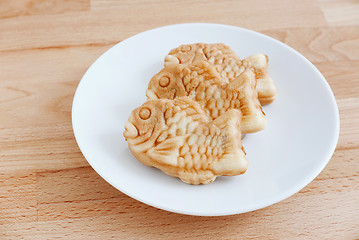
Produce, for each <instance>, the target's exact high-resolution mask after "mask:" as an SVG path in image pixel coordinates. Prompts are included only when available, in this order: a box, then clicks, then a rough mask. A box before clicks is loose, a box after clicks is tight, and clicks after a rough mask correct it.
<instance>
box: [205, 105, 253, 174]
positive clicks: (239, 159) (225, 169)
mask: <svg viewBox="0 0 359 240" xmlns="http://www.w3.org/2000/svg"><path fill="white" fill-rule="evenodd" d="M241 118H242V116H241V113H240V112H239V111H238V110H235V109H231V110H229V111H227V112H226V113H225V114H223V115H222V116H220V117H218V118H217V119H216V120H214V122H213V123H214V124H215V125H217V126H218V127H219V128H220V129H221V130H222V133H224V135H225V141H224V143H223V150H224V153H223V154H222V156H220V157H219V159H218V161H215V162H213V164H212V166H211V168H212V170H213V171H214V172H215V174H217V175H227V176H231V175H238V174H243V173H244V172H245V171H246V170H247V167H248V161H247V159H246V157H245V155H246V153H245V152H244V150H243V146H242V140H241V131H240V127H239V125H240V122H241Z"/></svg>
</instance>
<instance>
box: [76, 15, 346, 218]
mask: <svg viewBox="0 0 359 240" xmlns="http://www.w3.org/2000/svg"><path fill="white" fill-rule="evenodd" d="M195 25H197V26H199V27H200V26H207V27H212V26H213V27H220V28H228V29H231V30H236V31H244V32H249V33H251V34H254V35H257V36H260V37H262V38H263V37H264V38H267V39H269V40H270V41H275V42H276V43H278V44H280V45H281V46H283V47H285V48H286V49H287V50H288V51H291V52H292V53H294V54H295V55H296V56H298V57H299V58H301V59H302V60H303V61H304V62H306V63H307V64H309V65H310V66H311V68H312V69H313V70H314V71H315V72H316V74H318V76H319V78H320V79H321V80H322V82H323V83H324V86H325V88H326V91H328V92H329V93H330V100H331V102H330V104H331V105H332V106H331V108H332V109H333V110H334V114H335V120H334V121H335V125H336V126H335V129H334V130H333V132H334V137H333V139H332V141H331V144H330V146H328V151H327V154H326V155H325V157H324V155H323V159H325V161H322V163H321V164H320V165H319V167H317V169H315V171H313V173H312V175H311V176H306V177H303V179H302V180H301V181H300V183H298V184H296V185H295V186H294V187H292V188H290V189H289V190H287V191H284V192H282V193H281V194H278V195H275V197H273V198H270V199H269V200H270V201H269V200H268V199H266V200H263V201H262V202H260V203H257V204H256V205H254V206H252V207H251V208H247V209H246V210H242V211H236V210H231V211H225V212H222V213H218V212H210V211H207V213H204V212H199V211H198V212H193V211H185V210H178V209H173V208H170V207H163V206H161V204H157V203H156V202H151V201H147V200H146V199H142V198H141V197H138V196H135V195H134V194H132V193H129V192H128V191H126V190H123V189H122V188H121V186H119V185H118V184H116V182H114V181H112V180H111V179H110V178H108V177H107V176H106V174H103V173H101V170H99V169H97V167H96V166H95V164H94V161H92V160H89V159H90V158H88V155H87V154H86V153H85V152H84V151H83V150H84V146H83V145H82V143H81V140H80V137H79V136H78V133H76V127H75V125H76V123H75V122H76V120H75V119H74V117H73V116H74V112H75V110H76V109H75V106H76V102H77V99H78V95H79V92H80V91H81V90H80V89H82V88H81V86H82V84H81V83H83V82H84V79H85V78H86V77H87V74H88V72H89V71H90V69H92V67H93V66H94V65H95V64H96V63H97V62H98V61H101V59H102V58H104V57H105V56H106V55H107V54H108V53H109V52H110V51H111V50H112V49H114V48H115V47H118V46H120V45H123V44H126V43H127V42H128V41H131V40H133V39H134V38H138V37H140V36H141V35H145V34H147V33H148V32H152V31H159V30H164V29H166V28H174V27H186V26H195ZM328 104H329V102H328ZM71 123H72V129H73V133H74V136H75V139H76V143H77V145H78V147H79V149H80V151H81V153H82V155H83V156H84V158H85V159H86V161H87V162H88V163H89V164H90V166H91V167H92V168H93V169H94V170H95V172H96V173H97V174H99V175H100V176H101V177H102V178H103V179H104V180H105V181H106V182H108V183H109V184H110V185H111V186H113V187H114V188H116V189H117V190H119V191H121V192H122V193H124V194H126V195H127V196H129V197H131V198H133V199H135V200H137V201H140V202H142V203H144V204H147V205H149V206H152V207H155V208H158V209H162V210H165V211H169V212H174V213H179V214H185V215H193V216H228V215H235V214H241V213H245V212H251V211H254V210H259V209H262V208H265V207H268V206H271V205H273V204H276V203H278V202H280V201H283V200H285V199H287V198H288V197H290V196H292V195H294V194H296V193H297V192H299V191H300V190H301V189H303V188H304V187H305V186H307V185H308V184H309V183H311V182H312V181H313V180H314V179H315V178H316V177H317V176H318V175H319V174H320V173H321V172H322V170H323V169H324V168H325V166H326V165H327V164H328V162H329V161H330V160H331V158H332V156H333V154H334V152H335V149H336V146H337V143H338V140H339V133H340V116H339V109H338V105H337V103H336V99H335V96H334V93H333V91H332V89H331V87H330V85H329V83H328V81H327V80H326V79H325V78H324V76H323V75H322V73H321V72H320V71H319V70H318V69H317V68H316V67H315V65H314V64H313V63H312V62H310V61H309V60H308V59H307V58H305V57H304V56H303V55H302V54H301V53H299V52H298V51H297V50H295V49H294V48H292V47H290V46H288V45H287V44H285V43H283V42H281V41H279V40H277V39H275V38H272V37H270V36H267V35H265V34H263V33H260V32H256V31H253V30H249V29H246V28H242V27H238V26H234V25H226V24H218V23H201V22H199V23H180V24H172V25H165V26H161V27H157V28H152V29H148V30H146V31H143V32H139V33H137V34H135V35H132V36H130V37H128V38H126V39H124V40H122V41H120V42H118V43H117V44H115V45H114V46H112V47H111V48H109V49H107V50H106V51H105V52H104V53H102V54H101V55H100V56H99V57H97V59H96V60H95V61H94V62H93V63H92V64H91V65H90V66H89V68H88V69H87V70H86V72H85V73H84V75H83V76H82V78H81V80H80V82H79V84H78V85H77V87H76V91H75V94H74V97H73V101H72V110H71ZM329 149H330V151H329Z"/></svg>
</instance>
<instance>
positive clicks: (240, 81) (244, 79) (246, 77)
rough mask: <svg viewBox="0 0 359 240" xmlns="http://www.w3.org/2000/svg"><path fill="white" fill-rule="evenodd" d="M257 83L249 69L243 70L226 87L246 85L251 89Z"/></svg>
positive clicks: (239, 87)
mask: <svg viewBox="0 0 359 240" xmlns="http://www.w3.org/2000/svg"><path fill="white" fill-rule="evenodd" d="M256 84H257V80H256V76H255V74H254V72H253V71H252V70H250V69H246V70H244V72H242V73H241V74H240V75H239V76H238V77H236V78H235V79H233V80H232V81H231V82H230V83H228V85H227V86H228V88H230V89H233V90H239V89H243V88H244V87H246V86H251V87H253V90H254V88H255V86H256Z"/></svg>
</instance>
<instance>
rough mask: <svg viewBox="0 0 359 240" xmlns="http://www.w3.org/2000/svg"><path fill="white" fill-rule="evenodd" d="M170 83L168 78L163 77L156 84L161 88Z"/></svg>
mask: <svg viewBox="0 0 359 240" xmlns="http://www.w3.org/2000/svg"><path fill="white" fill-rule="evenodd" d="M170 82H171V80H170V78H169V77H167V76H163V77H161V78H160V80H159V82H158V83H159V85H160V86H161V87H167V86H168V85H169V84H170Z"/></svg>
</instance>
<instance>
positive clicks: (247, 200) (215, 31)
mask: <svg viewBox="0 0 359 240" xmlns="http://www.w3.org/2000/svg"><path fill="white" fill-rule="evenodd" d="M197 42H205V43H224V44H227V45H228V46H230V47H231V48H232V49H233V50H234V51H235V52H236V53H237V54H238V55H239V56H240V57H241V58H245V57H247V56H249V55H251V54H255V53H264V54H267V55H268V56H269V73H270V75H271V77H272V78H273V79H274V81H275V84H276V85H277V88H278V96H277V99H276V100H275V101H274V102H273V103H272V104H270V105H267V106H265V107H264V108H263V110H264V112H265V113H266V114H267V118H268V125H267V128H266V129H265V130H264V131H261V132H258V133H255V134H247V136H246V137H245V138H244V140H243V145H244V147H245V150H246V152H247V159H248V160H249V168H248V170H247V172H246V173H245V174H244V175H241V176H235V177H218V178H217V180H216V181H214V182H213V183H211V184H208V185H200V186H193V185H188V184H185V183H183V182H181V181H180V180H179V179H177V178H173V177H169V176H167V175H165V174H164V173H162V172H161V171H159V170H157V169H155V168H150V167H146V166H144V165H142V164H141V163H140V162H138V161H137V160H136V158H135V157H134V156H133V155H132V154H131V152H130V150H129V149H128V147H127V142H126V141H125V139H124V137H123V135H122V134H123V130H124V124H125V122H126V120H127V118H128V117H129V115H130V113H131V111H132V110H133V109H134V108H136V107H138V106H140V105H141V104H142V103H143V102H145V101H146V97H145V90H146V88H147V84H148V82H149V80H150V79H151V77H152V76H153V75H154V74H155V73H157V72H159V71H160V70H161V69H162V67H163V61H164V57H165V56H166V54H167V53H168V52H169V51H170V50H171V49H172V48H175V47H177V46H179V45H181V44H188V43H197ZM72 123H73V129H74V133H75V137H76V140H77V143H78V145H79V147H80V149H81V151H82V153H83V155H84V156H85V158H86V159H87V161H88V162H89V163H90V165H91V166H92V167H93V168H94V169H95V170H96V172H97V173H98V174H100V175H101V176H102V177H103V178H104V179H105V180H106V181H107V182H109V183H110V184H111V185H113V186H114V187H115V188H117V189H118V190H120V191H122V192H123V193H125V194H127V195H128V196H130V197H133V198H135V199H137V200H139V201H141V202H144V203H146V204H149V205H151V206H154V207H157V208H161V209H165V210H168V211H172V212H177V213H183V214H191V215H202V216H219V215H230V214H238V213H243V212H248V211H252V210H256V209H260V208H263V207H266V206H269V205H271V204H274V203H277V202H279V201H281V200H283V199H285V198H287V197H289V196H291V195H292V194H294V193H296V192H297V191H299V190H300V189H302V188H303V187H304V186H306V185H307V184H308V183H309V182H311V181H312V180H313V179H314V178H315V177H316V176H317V175H318V174H319V173H320V172H321V171H322V169H323V168H324V167H325V165H326V164H327V163H328V161H329V160H330V158H331V156H332V154H333V151H334V149H335V146H336V143H337V140H338V135H339V114H338V108H337V105H336V102H335V99H334V96H333V93H332V91H331V89H330V87H329V85H328V83H327V82H326V80H325V79H324V77H323V76H322V74H321V73H320V72H319V71H318V70H317V69H316V68H315V67H314V66H313V64H311V63H310V62H309V61H308V60H307V59H306V58H304V57H303V56H302V55H301V54H299V53H298V52H297V51H295V50H293V49H292V48H290V47H288V46H287V45H285V44H283V43H281V42H279V41H277V40H275V39H272V38H270V37H268V36H265V35H263V34H260V33H256V32H253V31H250V30H246V29H242V28H238V27H233V26H226V25H218V24H197V23H196V24H180V25H172V26H166V27H161V28H157V29H153V30H150V31H146V32H143V33H140V34H137V35H135V36H133V37H131V38H129V39H127V40H124V41H122V42H120V43H119V44H117V45H115V46H114V47H112V48H111V49H110V50H108V51H107V52H106V53H104V54H103V55H102V56H101V57H99V58H98V59H97V60H96V61H95V63H94V64H93V65H92V66H91V67H90V68H89V69H88V71H87V72H86V74H85V75H84V77H83V78H82V80H81V82H80V84H79V86H78V88H77V91H76V94H75V97H74V101H73V106H72Z"/></svg>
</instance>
